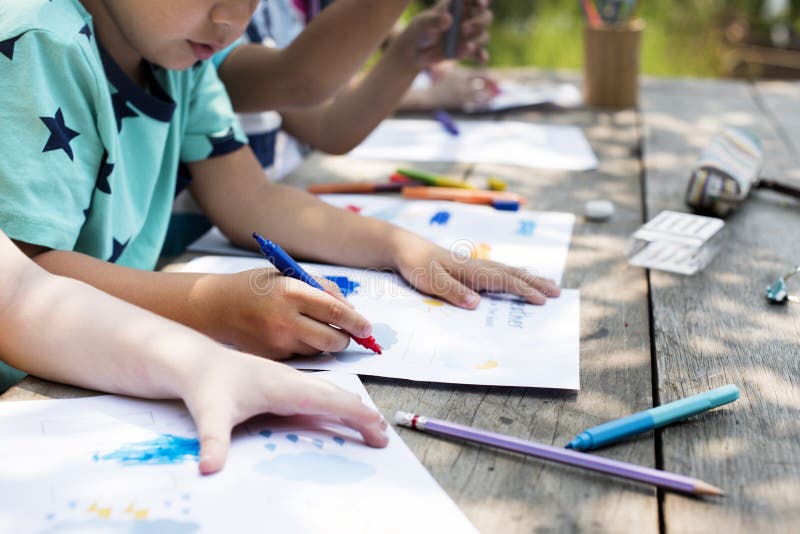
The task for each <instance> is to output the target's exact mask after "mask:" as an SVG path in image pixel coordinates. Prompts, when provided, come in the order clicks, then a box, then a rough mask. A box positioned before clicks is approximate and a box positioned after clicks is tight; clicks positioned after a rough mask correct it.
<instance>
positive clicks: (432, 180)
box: [397, 169, 476, 189]
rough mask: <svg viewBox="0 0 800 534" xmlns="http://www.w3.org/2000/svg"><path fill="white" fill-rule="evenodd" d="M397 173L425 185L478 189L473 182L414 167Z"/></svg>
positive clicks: (399, 170)
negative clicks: (414, 168) (418, 169)
mask: <svg viewBox="0 0 800 534" xmlns="http://www.w3.org/2000/svg"><path fill="white" fill-rule="evenodd" d="M397 174H402V175H403V176H405V177H406V178H411V179H412V180H417V181H418V182H422V183H423V184H425V185H432V186H436V187H455V188H457V189H476V187H475V186H474V185H472V184H468V183H467V182H463V181H461V180H454V179H452V178H448V177H446V176H437V175H435V174H431V173H428V172H424V171H417V170H412V169H398V170H397Z"/></svg>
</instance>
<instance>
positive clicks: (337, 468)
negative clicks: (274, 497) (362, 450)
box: [255, 451, 375, 484]
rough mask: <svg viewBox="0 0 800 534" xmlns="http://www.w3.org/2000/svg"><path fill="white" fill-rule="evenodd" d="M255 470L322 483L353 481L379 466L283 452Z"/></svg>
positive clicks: (368, 475) (335, 457)
mask: <svg viewBox="0 0 800 534" xmlns="http://www.w3.org/2000/svg"><path fill="white" fill-rule="evenodd" d="M255 470H256V471H257V472H258V473H261V474H264V475H271V476H278V477H281V478H284V479H287V480H297V481H303V482H317V483H319V484H341V483H353V482H358V481H360V480H364V479H365V478H369V477H371V476H373V475H374V474H375V468H374V467H372V466H371V465H369V464H366V463H363V462H356V461H353V460H350V459H349V458H345V457H343V456H336V455H333V454H322V453H319V452H313V451H308V452H303V453H301V454H282V455H279V456H276V457H275V458H271V459H269V460H264V461H262V462H259V463H258V464H256V466H255Z"/></svg>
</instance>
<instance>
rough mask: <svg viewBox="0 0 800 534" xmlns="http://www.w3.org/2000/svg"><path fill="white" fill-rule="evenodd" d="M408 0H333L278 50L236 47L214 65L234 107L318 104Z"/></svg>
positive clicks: (364, 56) (358, 62)
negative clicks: (287, 44) (289, 42)
mask: <svg viewBox="0 0 800 534" xmlns="http://www.w3.org/2000/svg"><path fill="white" fill-rule="evenodd" d="M480 1H486V0H480ZM408 2H409V0H379V1H375V0H337V1H336V2H334V3H333V4H332V5H330V6H329V7H327V8H326V9H325V10H323V11H322V12H321V13H320V14H319V16H318V17H317V18H315V19H314V21H313V22H312V23H311V24H309V26H308V27H307V28H306V29H305V30H304V31H303V32H302V33H301V34H300V35H299V36H298V37H297V39H295V40H294V41H292V43H291V44H290V45H289V46H288V47H287V48H285V49H283V50H276V49H274V48H269V47H265V46H262V45H261V43H253V44H244V45H241V46H238V47H237V48H235V49H234V50H233V51H232V52H231V53H230V54H229V55H228V57H227V58H226V59H225V60H224V62H223V63H222V65H220V68H219V76H220V78H222V80H223V81H224V82H225V87H226V89H227V91H228V94H229V95H230V97H231V100H232V102H233V104H234V109H235V110H236V111H238V112H251V111H263V110H267V109H276V108H280V107H286V106H310V105H317V104H321V103H322V102H324V101H325V100H327V99H328V98H330V97H331V96H333V95H334V94H335V93H336V91H338V90H339V89H340V88H341V87H342V85H344V84H345V83H347V82H348V81H349V80H350V78H351V77H352V76H353V75H354V74H355V73H356V72H357V71H358V69H359V68H360V67H361V66H362V65H363V64H364V62H365V61H366V60H367V59H368V58H369V56H370V54H372V53H373V52H374V51H375V49H376V48H377V47H378V45H380V43H381V42H382V41H383V39H384V38H385V37H386V35H387V34H388V33H389V31H390V30H391V28H392V25H393V24H394V22H395V21H396V20H397V18H398V17H399V16H400V15H401V14H402V12H403V9H405V7H406V6H407V5H408Z"/></svg>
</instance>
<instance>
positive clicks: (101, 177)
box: [95, 151, 114, 195]
mask: <svg viewBox="0 0 800 534" xmlns="http://www.w3.org/2000/svg"><path fill="white" fill-rule="evenodd" d="M101 161H102V163H100V169H99V170H98V171H97V181H96V182H95V187H96V188H97V189H99V190H100V191H102V192H103V193H106V194H108V195H110V194H111V184H109V183H108V177H109V176H111V173H112V172H113V171H114V164H113V163H109V162H108V151H104V152H103V157H102V159H101Z"/></svg>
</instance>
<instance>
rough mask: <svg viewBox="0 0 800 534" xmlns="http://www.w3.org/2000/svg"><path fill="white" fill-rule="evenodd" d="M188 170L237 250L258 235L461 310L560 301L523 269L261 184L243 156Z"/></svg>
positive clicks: (199, 197)
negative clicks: (399, 278) (491, 297)
mask: <svg viewBox="0 0 800 534" xmlns="http://www.w3.org/2000/svg"><path fill="white" fill-rule="evenodd" d="M189 167H190V170H191V172H192V176H193V177H194V180H193V183H192V185H191V186H190V190H191V192H192V195H193V196H194V198H195V200H196V201H197V202H198V204H199V205H200V206H201V207H202V208H203V211H204V212H205V213H206V214H207V215H208V216H209V217H210V218H211V220H212V221H213V222H214V223H215V224H216V225H217V226H219V228H220V229H221V230H222V231H223V233H225V234H226V235H227V236H228V237H229V238H230V239H231V240H233V241H234V242H235V243H237V244H239V245H240V246H244V247H248V248H252V247H253V243H252V239H251V238H250V233H251V232H252V231H254V230H258V229H260V230H261V231H262V232H263V233H264V235H265V236H266V237H267V238H269V239H272V240H273V241H276V242H277V243H278V244H280V245H281V246H282V247H283V248H285V249H286V250H287V251H289V253H290V254H295V255H297V256H299V257H301V258H304V259H308V260H316V261H322V262H327V263H337V264H341V265H351V266H354V267H365V268H392V269H395V270H397V271H398V272H400V273H401V274H402V275H403V276H404V277H405V278H406V280H408V281H409V282H410V283H411V284H412V285H413V286H414V287H416V288H417V289H419V290H420V291H423V292H425V293H429V294H434V295H437V296H441V297H442V298H444V299H445V300H447V301H449V302H451V303H452V304H455V305H458V306H463V307H465V308H474V307H476V306H477V305H478V301H479V300H480V298H479V296H478V293H477V291H481V290H489V291H500V292H508V293H513V294H516V295H519V296H521V297H523V298H525V299H526V300H527V301H528V302H531V303H534V304H543V303H544V302H545V301H546V299H547V297H551V296H557V295H558V294H559V290H558V288H557V287H556V285H555V284H554V283H553V282H552V281H551V280H547V279H543V278H540V277H538V276H536V275H535V274H534V273H532V272H531V271H529V270H527V269H521V268H515V267H509V266H507V265H503V264H499V263H496V262H492V261H486V260H475V259H469V258H464V257H463V256H461V255H459V254H458V253H455V252H452V251H447V250H446V249H444V248H442V247H439V246H436V245H434V244H433V243H431V242H430V241H428V240H426V239H423V238H422V237H420V236H418V235H416V234H414V233H412V232H408V231H406V230H403V229H401V228H399V227H397V226H394V225H392V224H389V223H387V222H385V221H381V220H378V219H372V218H369V217H362V216H360V215H356V214H354V213H350V212H348V211H346V210H341V209H338V208H334V207H332V206H329V205H327V204H325V203H323V202H321V201H319V200H318V199H316V198H314V197H313V196H311V195H308V194H307V193H305V192H303V191H299V190H297V189H293V188H290V187H286V186H283V185H280V184H276V183H273V182H270V181H268V180H264V177H263V172H262V170H261V167H260V166H259V164H258V162H257V161H256V159H255V158H254V157H253V155H252V152H250V151H249V150H247V149H240V150H238V151H236V152H233V153H230V154H227V155H224V156H220V157H217V158H211V159H207V160H204V161H201V162H195V163H192V164H190V165H189ZM220 176H225V177H226V179H225V180H220V179H219V177H220Z"/></svg>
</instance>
